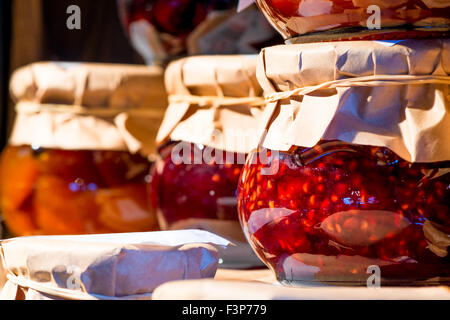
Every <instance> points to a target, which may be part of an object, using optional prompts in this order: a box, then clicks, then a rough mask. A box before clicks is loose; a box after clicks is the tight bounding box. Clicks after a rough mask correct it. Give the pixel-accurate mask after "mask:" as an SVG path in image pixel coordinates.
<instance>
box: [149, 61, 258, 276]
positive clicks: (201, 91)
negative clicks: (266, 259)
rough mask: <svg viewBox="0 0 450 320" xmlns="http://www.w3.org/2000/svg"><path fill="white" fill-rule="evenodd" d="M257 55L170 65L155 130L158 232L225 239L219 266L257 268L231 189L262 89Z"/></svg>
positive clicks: (251, 139)
mask: <svg viewBox="0 0 450 320" xmlns="http://www.w3.org/2000/svg"><path fill="white" fill-rule="evenodd" d="M256 61H257V56H198V57H190V58H185V59H181V60H178V61H175V62H173V63H171V64H170V65H169V66H168V68H167V70H166V75H165V80H166V88H167V92H168V96H169V101H170V105H169V107H168V109H167V112H166V115H165V118H164V120H163V123H162V125H161V128H160V130H159V132H158V136H157V143H158V145H159V154H160V159H159V160H158V161H157V162H156V165H155V166H154V168H153V170H152V174H151V182H150V190H149V194H150V198H151V204H152V208H153V209H154V211H155V212H156V214H157V216H158V220H159V222H160V226H161V228H162V229H166V230H167V229H191V228H199V229H204V230H207V231H211V232H214V233H217V234H219V235H221V236H224V237H226V238H228V239H230V240H232V241H233V242H234V243H235V244H237V246H236V247H234V250H233V249H231V250H227V251H226V252H223V253H222V260H223V262H224V263H223V266H234V267H247V266H253V265H254V264H255V263H257V264H259V263H260V262H259V260H258V259H257V258H256V256H254V255H253V253H252V250H251V248H250V247H249V246H248V243H247V241H246V239H245V237H244V235H243V233H242V229H241V227H240V224H239V219H238V213H237V199H236V190H237V184H238V179H239V175H240V173H241V169H242V167H243V165H244V163H245V157H246V155H247V154H248V153H249V152H250V151H251V150H252V149H254V148H255V146H256V145H257V140H256V138H257V135H256V132H257V126H258V123H259V117H260V114H261V113H262V107H263V105H264V104H265V101H264V99H263V98H262V89H261V87H260V86H259V84H258V82H257V80H256Z"/></svg>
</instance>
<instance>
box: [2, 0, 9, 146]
mask: <svg viewBox="0 0 450 320" xmlns="http://www.w3.org/2000/svg"><path fill="white" fill-rule="evenodd" d="M10 17H11V3H10V1H8V0H6V1H4V0H3V1H0V129H1V130H0V148H2V147H3V145H4V144H5V142H6V124H7V111H6V106H7V92H8V77H9V43H10V35H11V28H10V27H11V20H10Z"/></svg>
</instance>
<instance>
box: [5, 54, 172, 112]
mask: <svg viewBox="0 0 450 320" xmlns="http://www.w3.org/2000/svg"><path fill="white" fill-rule="evenodd" d="M10 91H11V94H12V96H13V98H14V99H15V100H16V101H29V102H37V103H41V104H62V105H78V106H84V107H87V108H89V107H92V108H93V107H95V108H115V109H125V108H163V107H165V105H166V104H167V102H166V95H165V90H164V83H163V70H162V69H161V68H159V67H153V66H151V67H148V66H137V65H136V66H134V65H119V64H99V63H71V62H65V63H64V62H63V63H59V62H37V63H33V64H31V65H28V66H25V67H22V68H20V69H18V70H17V71H16V72H14V74H13V76H12V78H11V84H10Z"/></svg>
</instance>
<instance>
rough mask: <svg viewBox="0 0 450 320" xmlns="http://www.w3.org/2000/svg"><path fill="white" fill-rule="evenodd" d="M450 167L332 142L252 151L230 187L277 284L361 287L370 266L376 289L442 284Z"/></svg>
mask: <svg viewBox="0 0 450 320" xmlns="http://www.w3.org/2000/svg"><path fill="white" fill-rule="evenodd" d="M449 171H450V162H449V161H447V162H441V163H429V164H428V163H427V164H423V163H417V164H411V163H409V162H407V161H405V160H403V159H402V158H400V157H398V156H397V155H396V154H394V153H393V152H391V151H390V150H388V149H386V148H381V147H370V146H358V145H351V144H347V143H343V142H339V141H329V142H325V141H323V142H320V143H319V144H318V145H317V146H315V147H314V148H300V147H294V148H292V150H290V152H274V151H268V152H267V154H266V155H265V154H264V153H259V154H258V153H253V154H251V155H250V156H249V159H247V164H246V165H245V167H244V169H243V171H242V175H241V178H240V181H239V188H238V209H239V213H240V219H241V222H242V224H243V226H244V230H245V233H246V235H247V237H248V239H249V241H250V243H251V244H252V246H253V248H254V250H255V251H256V252H257V254H258V255H259V256H260V258H261V259H262V260H263V261H264V262H265V263H266V264H267V265H268V266H269V267H271V268H272V269H273V270H274V271H275V273H276V275H277V277H278V279H279V280H280V281H281V282H283V283H286V284H296V283H303V282H325V283H338V284H349V285H350V284H364V285H365V284H366V283H367V281H368V279H369V277H370V276H371V274H370V273H368V269H369V270H371V269H370V268H371V266H375V268H379V271H380V276H381V282H382V283H384V284H393V285H397V284H398V285H402V284H408V285H411V284H417V283H429V282H428V281H437V282H448V277H449V276H450V267H449V266H450V265H449V256H448V254H447V249H448V248H447V247H448V246H449V245H450V241H449V233H450V213H449V204H450V174H449ZM446 277H447V278H446ZM430 279H431V280H430ZM436 279H438V280H436Z"/></svg>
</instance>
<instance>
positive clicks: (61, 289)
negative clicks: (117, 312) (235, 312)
mask: <svg viewBox="0 0 450 320" xmlns="http://www.w3.org/2000/svg"><path fill="white" fill-rule="evenodd" d="M228 245H229V242H228V241H227V240H225V239H223V238H221V237H218V236H216V235H214V234H211V233H208V232H205V231H200V230H186V231H164V232H152V233H132V234H106V235H95V236H50V237H24V238H15V239H11V240H4V241H2V242H1V243H0V246H1V254H2V264H1V265H0V288H2V287H3V289H2V291H1V294H0V298H2V299H32V300H34V299H75V300H85V299H150V298H151V294H152V292H153V290H154V289H155V288H156V287H157V286H159V285H160V284H162V283H164V282H167V281H173V280H184V279H201V278H213V277H214V275H215V273H216V270H217V265H218V253H217V249H218V248H223V247H226V246H228Z"/></svg>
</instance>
